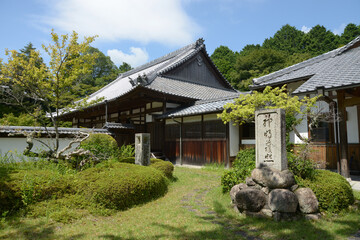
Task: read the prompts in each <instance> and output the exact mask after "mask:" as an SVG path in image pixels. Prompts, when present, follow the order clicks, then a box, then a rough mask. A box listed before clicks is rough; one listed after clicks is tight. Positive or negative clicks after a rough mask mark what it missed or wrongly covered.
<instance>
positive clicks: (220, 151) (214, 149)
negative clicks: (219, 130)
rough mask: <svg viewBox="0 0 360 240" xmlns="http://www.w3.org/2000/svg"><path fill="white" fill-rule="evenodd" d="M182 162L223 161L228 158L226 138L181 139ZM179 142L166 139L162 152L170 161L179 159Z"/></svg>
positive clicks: (197, 163) (200, 163) (203, 162)
mask: <svg viewBox="0 0 360 240" xmlns="http://www.w3.org/2000/svg"><path fill="white" fill-rule="evenodd" d="M182 146H183V152H182V154H183V158H182V159H183V164H193V165H204V164H207V163H224V164H226V161H227V159H228V156H227V143H226V139H202V140H195V139H183V142H182ZM179 147H180V142H179V140H176V141H166V142H165V150H164V153H165V155H166V156H167V157H169V158H170V160H171V161H177V162H179V161H180V148H179Z"/></svg>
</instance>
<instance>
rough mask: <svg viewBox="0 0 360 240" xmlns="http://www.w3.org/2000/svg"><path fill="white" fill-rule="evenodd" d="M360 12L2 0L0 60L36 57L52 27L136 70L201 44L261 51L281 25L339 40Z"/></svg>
mask: <svg viewBox="0 0 360 240" xmlns="http://www.w3.org/2000/svg"><path fill="white" fill-rule="evenodd" d="M359 11H360V1H359V0H342V1H339V0H301V1H299V0H296V1H295V0H101V1H100V0H11V1H10V0H0V29H1V32H2V34H1V37H0V58H3V59H6V56H5V55H4V52H5V49H6V48H7V49H16V50H18V49H20V48H23V47H24V46H25V45H26V44H27V43H28V42H32V43H33V44H34V46H35V47H36V48H37V49H39V50H40V49H41V44H48V43H49V41H50V32H51V29H52V28H53V29H54V30H55V32H57V33H62V34H64V33H71V32H72V30H75V31H77V32H78V33H79V34H80V35H82V36H92V35H99V37H98V38H97V39H96V41H95V42H94V44H93V46H94V47H97V48H99V49H100V50H101V51H102V52H103V53H104V54H105V55H108V56H110V57H111V59H112V60H113V61H114V62H115V63H116V65H120V64H121V63H122V62H123V61H125V62H128V63H130V64H131V65H132V66H137V65H140V64H143V63H145V62H148V61H150V60H153V59H155V58H158V57H160V56H162V55H164V54H167V53H169V52H171V51H173V50H176V49H178V48H180V47H182V46H185V45H187V44H189V43H191V42H193V41H195V40H196V39H198V38H200V37H203V38H204V39H205V44H206V47H207V51H208V52H209V54H211V53H212V52H213V51H214V50H215V48H216V47H218V46H220V45H225V46H228V47H230V48H231V49H232V50H234V51H240V50H241V49H242V48H243V47H244V46H245V45H246V44H261V43H262V42H263V41H264V39H265V38H269V37H271V36H272V35H273V34H274V33H275V32H276V31H277V30H279V29H280V27H281V26H283V25H285V24H290V25H292V26H295V27H296V28H298V29H303V30H306V29H310V28H311V27H313V26H315V25H317V24H320V25H323V26H325V27H326V28H327V29H329V30H331V31H333V32H334V33H337V34H340V33H341V32H342V31H343V29H344V27H345V26H346V25H347V24H348V23H355V24H357V25H359V24H360V14H359ZM45 59H46V58H45Z"/></svg>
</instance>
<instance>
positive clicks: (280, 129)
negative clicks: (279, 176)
mask: <svg viewBox="0 0 360 240" xmlns="http://www.w3.org/2000/svg"><path fill="white" fill-rule="evenodd" d="M285 130H286V129H285V111H284V109H266V110H260V111H255V136H256V167H260V166H261V165H265V166H268V167H271V168H275V169H278V170H280V171H282V170H285V169H287V158H286V143H285Z"/></svg>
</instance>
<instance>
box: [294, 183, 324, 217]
mask: <svg viewBox="0 0 360 240" xmlns="http://www.w3.org/2000/svg"><path fill="white" fill-rule="evenodd" d="M295 194H296V197H297V199H298V201H299V207H300V211H301V212H302V213H317V212H318V210H319V202H318V200H317V198H316V196H315V194H314V192H313V191H312V190H311V189H310V188H299V189H297V190H296V191H295Z"/></svg>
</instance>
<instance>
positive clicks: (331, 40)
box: [301, 25, 339, 56]
mask: <svg viewBox="0 0 360 240" xmlns="http://www.w3.org/2000/svg"><path fill="white" fill-rule="evenodd" d="M301 44H302V45H303V52H305V53H306V52H309V53H311V54H312V56H317V55H320V54H323V53H326V52H329V51H331V50H334V49H336V48H337V47H339V36H337V35H335V34H334V33H333V32H331V31H329V30H327V29H326V28H325V27H324V26H320V25H316V26H315V27H313V28H312V29H311V30H310V31H309V32H308V33H307V34H305V36H304V37H303V39H302V42H301Z"/></svg>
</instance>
